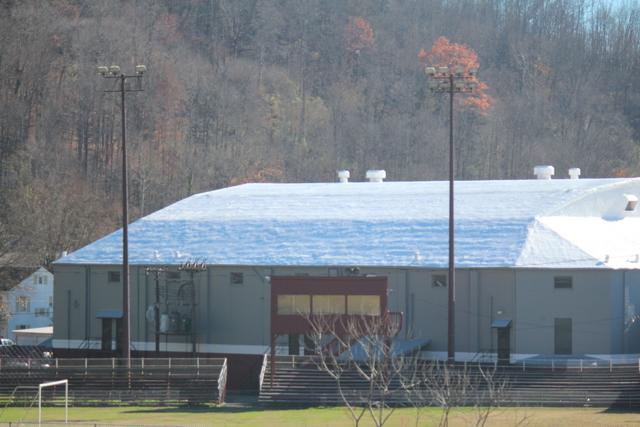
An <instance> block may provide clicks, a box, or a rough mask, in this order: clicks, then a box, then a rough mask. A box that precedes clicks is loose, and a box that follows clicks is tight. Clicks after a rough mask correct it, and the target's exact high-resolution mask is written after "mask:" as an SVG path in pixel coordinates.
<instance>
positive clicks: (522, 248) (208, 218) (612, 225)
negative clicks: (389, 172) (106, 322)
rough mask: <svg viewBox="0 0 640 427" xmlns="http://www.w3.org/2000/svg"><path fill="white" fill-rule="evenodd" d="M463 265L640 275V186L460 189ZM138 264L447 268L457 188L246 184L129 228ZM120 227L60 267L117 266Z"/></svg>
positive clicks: (510, 183)
mask: <svg viewBox="0 0 640 427" xmlns="http://www.w3.org/2000/svg"><path fill="white" fill-rule="evenodd" d="M455 194H456V197H455V209H456V265H457V266H458V267H460V268H490V267H492V268H493V267H522V268H629V269H638V268H640V261H639V260H638V255H637V254H638V253H639V252H640V215H639V213H638V211H639V210H640V208H638V209H636V210H635V211H632V212H631V211H630V212H626V211H625V207H626V206H627V200H628V199H627V198H626V197H627V196H626V195H636V196H637V195H640V178H617V179H579V180H569V179H557V180H533V179H532V180H502V181H458V182H456V193H455ZM129 242H130V243H129V245H130V246H129V257H130V262H131V263H132V264H139V265H153V264H156V265H157V264H166V265H172V264H180V263H182V262H184V261H187V260H200V261H206V263H207V264H210V265H256V266H260V265H264V266H285V265H286V266H314V265H318V266H353V265H356V266H388V267H430V268H446V266H447V265H448V182H447V181H431V182H383V183H368V182H367V183H347V184H342V183H316V184H245V185H240V186H236V187H229V188H225V189H221V190H216V191H210V192H206V193H201V194H196V195H193V196H191V197H188V198H186V199H184V200H181V201H179V202H177V203H174V204H172V205H170V206H167V207H166V208H164V209H161V210H159V211H157V212H155V213H153V214H151V215H148V216H146V217H144V218H141V219H139V220H138V221H136V222H134V223H133V224H131V226H130V227H129ZM121 248H122V234H121V231H116V232H114V233H112V234H110V235H108V236H106V237H104V238H102V239H100V240H98V241H96V242H94V243H92V244H90V245H88V246H86V247H84V248H82V249H80V250H78V251H76V252H73V253H71V254H69V255H68V256H66V257H64V258H62V259H60V260H58V261H57V262H56V263H57V264H119V263H121V262H122V261H121Z"/></svg>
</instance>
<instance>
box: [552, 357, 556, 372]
mask: <svg viewBox="0 0 640 427" xmlns="http://www.w3.org/2000/svg"><path fill="white" fill-rule="evenodd" d="M555 370H556V362H555V361H554V360H553V357H552V358H551V372H553V371H555Z"/></svg>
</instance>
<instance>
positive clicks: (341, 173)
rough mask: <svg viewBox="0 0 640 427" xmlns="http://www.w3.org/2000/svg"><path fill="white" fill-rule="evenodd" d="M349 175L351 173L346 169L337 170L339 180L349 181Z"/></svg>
mask: <svg viewBox="0 0 640 427" xmlns="http://www.w3.org/2000/svg"><path fill="white" fill-rule="evenodd" d="M350 177H351V173H349V171H348V170H340V171H338V179H339V180H340V182H343V183H347V182H349V178H350Z"/></svg>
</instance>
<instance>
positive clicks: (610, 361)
mask: <svg viewBox="0 0 640 427" xmlns="http://www.w3.org/2000/svg"><path fill="white" fill-rule="evenodd" d="M609 372H613V360H612V359H609Z"/></svg>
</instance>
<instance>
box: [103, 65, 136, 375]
mask: <svg viewBox="0 0 640 427" xmlns="http://www.w3.org/2000/svg"><path fill="white" fill-rule="evenodd" d="M135 70H136V73H135V74H133V75H126V74H124V73H121V72H120V67H119V66H118V65H111V66H110V67H105V66H99V67H97V71H98V74H100V75H101V76H102V77H103V78H105V79H116V80H118V81H119V83H120V85H119V86H120V87H119V88H118V89H115V90H105V92H119V93H120V113H121V119H120V122H121V126H122V130H121V135H122V322H123V325H122V326H123V327H122V336H121V337H120V339H121V348H122V354H121V355H120V356H121V357H122V358H124V359H126V360H127V367H128V368H129V369H131V336H130V335H131V317H130V313H129V302H130V298H131V297H130V292H129V212H128V208H129V192H128V185H127V135H126V130H127V126H126V114H125V94H126V93H127V92H141V91H142V90H143V89H142V76H143V75H144V73H146V72H147V67H145V66H144V65H136V68H135ZM127 79H135V80H136V81H137V83H138V84H137V88H127V87H126V85H125V83H126V81H127Z"/></svg>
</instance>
